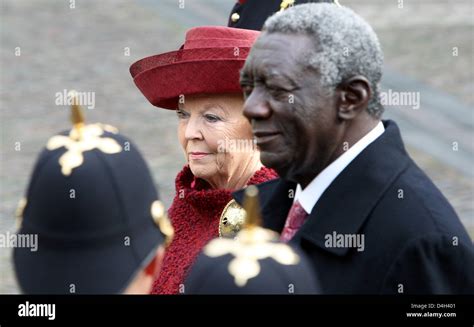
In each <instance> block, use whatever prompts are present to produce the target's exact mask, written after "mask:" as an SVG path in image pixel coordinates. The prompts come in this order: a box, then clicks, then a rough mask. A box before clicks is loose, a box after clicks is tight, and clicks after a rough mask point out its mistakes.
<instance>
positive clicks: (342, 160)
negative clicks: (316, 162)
mask: <svg viewBox="0 0 474 327" xmlns="http://www.w3.org/2000/svg"><path fill="white" fill-rule="evenodd" d="M384 131H385V128H384V126H383V123H382V122H381V121H380V122H379V123H378V124H377V126H375V127H374V128H373V129H372V130H371V131H370V132H369V133H367V134H366V135H364V137H362V138H361V139H360V140H359V141H357V142H356V143H355V144H354V145H353V146H352V147H350V148H349V149H348V150H347V151H346V152H344V153H343V154H342V155H341V156H340V157H339V158H337V159H336V160H334V161H333V162H332V163H331V164H330V165H329V166H327V167H326V168H324V170H323V171H322V172H320V173H319V175H317V176H316V177H315V178H314V179H313V180H312V181H311V182H310V183H309V184H308V186H307V187H306V188H305V189H304V190H303V189H302V187H301V185H300V184H298V185H297V186H296V192H295V198H294V201H296V200H298V202H299V203H300V204H301V206H302V207H303V209H304V210H305V211H306V212H307V213H308V214H310V213H311V211H312V210H313V208H314V206H315V205H316V202H318V200H319V198H320V197H321V195H322V194H323V193H324V191H325V190H326V189H327V188H328V187H329V185H331V183H332V182H333V181H334V179H336V177H337V176H338V175H339V174H340V173H341V172H342V171H343V170H344V169H345V168H346V167H347V166H348V165H349V164H350V163H351V161H352V160H354V159H355V158H356V157H357V156H358V155H359V154H360V153H361V152H362V151H363V150H364V149H365V148H366V147H367V146H369V144H370V143H372V142H373V141H375V140H376V139H377V138H378V137H379V136H380V135H382V134H383V132H384Z"/></svg>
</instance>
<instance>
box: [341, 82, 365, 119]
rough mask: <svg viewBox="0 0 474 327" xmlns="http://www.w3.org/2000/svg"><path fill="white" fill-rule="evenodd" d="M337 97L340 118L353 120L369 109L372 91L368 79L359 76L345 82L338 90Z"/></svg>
mask: <svg viewBox="0 0 474 327" xmlns="http://www.w3.org/2000/svg"><path fill="white" fill-rule="evenodd" d="M337 95H338V98H337V101H338V107H337V109H338V113H337V115H338V117H339V118H340V119H342V120H351V119H354V118H355V117H356V116H357V115H358V114H359V113H361V112H363V111H365V110H366V109H367V106H368V104H369V100H370V97H371V96H372V89H371V87H370V83H369V81H368V80H367V78H366V77H364V76H362V75H357V76H353V77H351V78H348V79H346V80H345V81H343V82H342V83H341V84H340V85H339V86H338V88H337Z"/></svg>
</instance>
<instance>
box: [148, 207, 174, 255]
mask: <svg viewBox="0 0 474 327" xmlns="http://www.w3.org/2000/svg"><path fill="white" fill-rule="evenodd" d="M151 216H152V217H153V220H154V221H155V224H156V225H157V226H158V228H159V229H160V231H161V233H163V235H165V237H166V240H165V243H166V246H168V245H170V243H171V241H172V240H173V237H174V229H173V225H171V222H170V220H169V218H168V215H167V214H166V211H165V207H164V205H163V203H162V202H161V201H159V200H156V201H154V202H153V203H152V204H151Z"/></svg>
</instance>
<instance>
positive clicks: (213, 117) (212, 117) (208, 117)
mask: <svg viewBox="0 0 474 327" xmlns="http://www.w3.org/2000/svg"><path fill="white" fill-rule="evenodd" d="M204 118H206V120H207V121H208V122H210V123H215V122H218V121H220V120H221V119H220V118H219V117H218V116H216V115H211V114H207V115H204Z"/></svg>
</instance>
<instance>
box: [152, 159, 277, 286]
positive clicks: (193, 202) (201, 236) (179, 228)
mask: <svg viewBox="0 0 474 327" xmlns="http://www.w3.org/2000/svg"><path fill="white" fill-rule="evenodd" d="M277 177H278V175H277V174H276V172H275V171H273V170H272V169H269V168H265V167H262V168H261V169H260V170H258V171H257V172H255V174H254V175H253V176H252V178H251V179H250V180H249V182H248V185H252V184H260V183H263V182H266V181H268V180H271V179H275V178H277ZM231 199H232V190H225V189H213V188H211V186H210V185H209V184H208V183H207V182H206V181H204V180H202V179H200V178H195V177H194V175H193V173H192V172H191V169H190V168H189V166H185V167H184V168H183V170H182V171H181V172H180V173H179V174H178V176H177V177H176V196H175V198H174V200H173V203H172V205H171V207H170V208H169V210H168V215H169V217H170V220H171V223H172V224H173V227H174V232H175V236H174V239H173V241H172V242H171V244H170V246H169V247H168V248H167V250H166V254H165V258H164V260H163V267H162V269H161V273H160V275H159V276H158V278H157V280H155V282H154V283H153V289H152V291H151V294H176V293H182V292H186V290H182V289H181V290H180V284H183V283H184V280H185V278H186V276H187V273H188V271H189V268H190V267H191V265H192V264H193V263H194V260H195V259H196V257H197V255H198V254H199V252H200V251H201V250H202V248H203V247H204V246H205V245H206V244H207V242H209V241H210V240H211V239H213V238H216V237H218V236H219V218H220V216H221V213H222V210H224V207H225V206H226V204H227V203H228V202H229V201H230V200H231Z"/></svg>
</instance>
